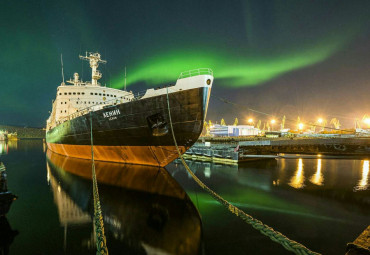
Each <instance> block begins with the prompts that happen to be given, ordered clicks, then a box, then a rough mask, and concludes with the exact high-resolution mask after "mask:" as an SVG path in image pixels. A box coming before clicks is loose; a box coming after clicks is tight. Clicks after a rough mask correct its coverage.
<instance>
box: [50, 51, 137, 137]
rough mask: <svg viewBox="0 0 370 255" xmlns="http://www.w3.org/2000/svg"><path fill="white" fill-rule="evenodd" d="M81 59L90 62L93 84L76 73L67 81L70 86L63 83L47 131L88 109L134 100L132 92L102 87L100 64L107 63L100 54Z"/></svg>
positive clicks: (81, 57) (89, 54) (58, 91)
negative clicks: (81, 78) (84, 80)
mask: <svg viewBox="0 0 370 255" xmlns="http://www.w3.org/2000/svg"><path fill="white" fill-rule="evenodd" d="M80 59H83V60H88V61H89V62H90V67H91V69H92V72H91V73H92V75H91V76H92V77H91V82H83V81H82V80H80V79H79V75H78V73H74V75H73V80H69V81H67V83H69V84H70V85H67V84H65V83H63V82H62V84H61V85H60V86H59V87H58V89H57V95H56V98H55V100H54V102H53V110H52V113H51V115H50V117H49V119H48V120H47V130H49V129H50V128H53V127H55V126H56V125H57V124H58V123H60V122H63V121H64V120H66V118H68V117H70V116H71V115H72V117H73V114H75V115H79V113H81V114H82V113H83V112H84V111H85V110H86V109H91V107H92V106H96V107H94V108H96V109H101V108H102V107H104V106H106V105H111V104H117V103H124V102H129V101H132V100H133V99H134V95H133V93H132V92H128V91H123V90H119V89H113V88H107V87H104V86H101V84H100V83H99V82H98V80H99V79H100V78H101V77H102V74H101V73H100V72H99V70H97V68H98V66H99V63H106V62H107V61H105V60H101V59H100V54H99V53H91V52H89V53H86V56H80Z"/></svg>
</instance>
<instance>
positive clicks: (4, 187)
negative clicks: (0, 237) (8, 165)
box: [0, 162, 17, 217]
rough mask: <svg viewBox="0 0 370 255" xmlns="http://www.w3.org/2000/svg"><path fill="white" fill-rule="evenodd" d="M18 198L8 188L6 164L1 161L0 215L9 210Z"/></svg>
mask: <svg viewBox="0 0 370 255" xmlns="http://www.w3.org/2000/svg"><path fill="white" fill-rule="evenodd" d="M16 199H17V196H15V195H14V194H13V193H11V192H10V191H9V190H8V183H7V176H6V169H5V166H4V164H3V163H2V162H0V217H2V216H4V215H6V214H7V213H8V212H9V209H10V206H11V204H12V203H13V201H14V200H16Z"/></svg>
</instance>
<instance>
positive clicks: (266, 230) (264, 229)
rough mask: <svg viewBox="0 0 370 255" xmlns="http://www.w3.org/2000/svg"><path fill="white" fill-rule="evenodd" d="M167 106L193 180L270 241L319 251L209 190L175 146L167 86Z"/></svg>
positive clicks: (294, 248)
mask: <svg viewBox="0 0 370 255" xmlns="http://www.w3.org/2000/svg"><path fill="white" fill-rule="evenodd" d="M167 107H168V115H169V120H170V126H171V132H172V138H173V141H174V143H175V147H176V150H177V153H178V154H179V157H180V159H181V162H182V164H183V165H184V167H185V169H186V170H187V172H188V173H189V174H190V175H191V176H192V177H193V179H194V181H195V182H196V183H197V184H198V185H199V186H200V187H201V188H202V189H204V190H206V191H207V192H208V193H209V194H210V195H211V196H212V197H213V198H214V199H216V200H217V201H218V202H219V203H221V204H222V205H223V206H225V207H226V208H227V209H228V210H229V211H230V212H231V213H233V214H235V215H236V216H238V217H240V218H242V219H243V220H244V221H245V222H246V223H248V224H250V225H252V227H253V228H255V229H257V230H258V231H260V233H262V234H263V235H265V236H267V237H269V238H270V239H271V240H272V241H274V242H277V243H279V244H281V245H282V246H283V247H284V248H285V249H286V250H288V251H291V252H294V253H295V254H300V255H308V254H310V255H319V254H320V253H317V252H313V251H311V250H309V249H308V248H307V247H305V246H304V245H302V244H300V243H297V242H296V241H293V240H291V239H289V238H288V237H286V236H285V235H283V234H282V233H280V232H278V231H275V230H274V229H273V228H271V227H269V226H267V225H266V224H263V223H262V222H261V221H259V220H257V219H254V218H253V217H252V216H250V215H248V214H246V213H245V212H244V211H243V210H241V209H239V208H238V207H236V206H234V205H232V204H231V203H230V202H228V201H227V200H225V199H224V198H222V197H221V196H220V195H218V194H217V193H216V192H214V191H213V190H211V189H210V188H209V187H208V186H206V185H205V184H204V183H203V182H202V181H201V180H199V179H198V177H197V176H196V175H195V174H194V173H193V172H192V171H191V170H190V168H189V166H188V165H187V164H186V162H185V160H184V158H183V157H182V155H181V153H180V149H179V147H178V146H177V141H176V137H175V133H174V132H173V126H172V118H171V110H170V100H169V97H168V88H167Z"/></svg>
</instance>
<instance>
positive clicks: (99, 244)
mask: <svg viewBox="0 0 370 255" xmlns="http://www.w3.org/2000/svg"><path fill="white" fill-rule="evenodd" d="M90 127H91V128H90V133H91V135H90V138H91V161H92V180H93V195H94V226H95V229H94V231H95V238H96V254H108V248H107V240H106V238H105V234H104V222H103V216H102V212H101V207H100V199H99V190H98V182H97V181H96V174H95V163H94V143H93V133H92V113H91V112H90Z"/></svg>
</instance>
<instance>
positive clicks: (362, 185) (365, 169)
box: [356, 160, 369, 190]
mask: <svg viewBox="0 0 370 255" xmlns="http://www.w3.org/2000/svg"><path fill="white" fill-rule="evenodd" d="M368 180H369V160H364V164H363V165H362V178H361V180H360V181H359V182H358V185H357V187H356V190H366V189H367V188H368V187H369V183H368Z"/></svg>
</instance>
